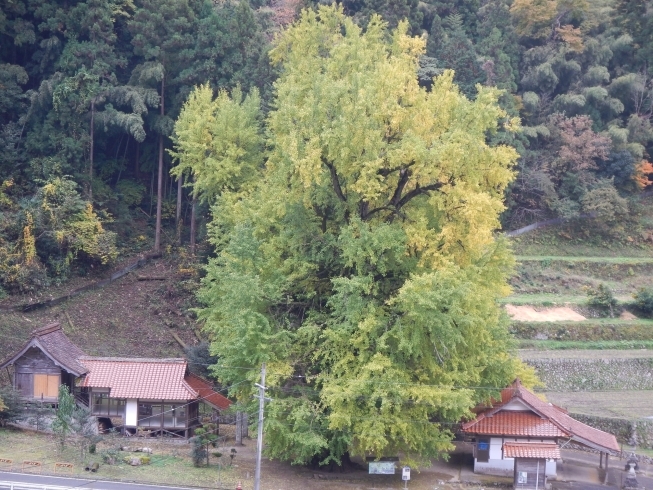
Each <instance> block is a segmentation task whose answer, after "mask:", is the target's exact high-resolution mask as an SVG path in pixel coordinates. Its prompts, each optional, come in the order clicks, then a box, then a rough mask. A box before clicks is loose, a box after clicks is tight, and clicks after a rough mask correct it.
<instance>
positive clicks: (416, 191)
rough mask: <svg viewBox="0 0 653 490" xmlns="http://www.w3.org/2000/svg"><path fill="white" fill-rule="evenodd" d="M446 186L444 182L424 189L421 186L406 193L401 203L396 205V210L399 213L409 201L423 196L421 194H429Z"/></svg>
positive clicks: (426, 186)
mask: <svg viewBox="0 0 653 490" xmlns="http://www.w3.org/2000/svg"><path fill="white" fill-rule="evenodd" d="M443 185H444V184H443V183H442V182H438V183H436V184H429V185H425V186H424V187H420V185H419V184H417V186H416V187H415V188H414V189H413V190H412V191H410V192H408V193H406V195H405V196H404V197H402V198H401V199H400V200H399V202H398V203H397V204H396V205H395V208H396V209H397V211H399V210H400V209H401V208H402V207H403V206H405V205H406V204H407V203H408V202H409V201H411V200H412V199H413V198H415V197H417V196H419V195H421V194H427V193H429V192H430V191H437V190H438V189H440V188H441V187H442V186H443Z"/></svg>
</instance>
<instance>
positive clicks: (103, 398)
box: [93, 393, 109, 415]
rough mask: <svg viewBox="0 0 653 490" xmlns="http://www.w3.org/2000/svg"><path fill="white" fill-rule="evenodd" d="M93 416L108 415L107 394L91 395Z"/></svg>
mask: <svg viewBox="0 0 653 490" xmlns="http://www.w3.org/2000/svg"><path fill="white" fill-rule="evenodd" d="M93 415H109V393H93Z"/></svg>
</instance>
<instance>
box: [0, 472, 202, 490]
mask: <svg viewBox="0 0 653 490" xmlns="http://www.w3.org/2000/svg"><path fill="white" fill-rule="evenodd" d="M9 483H13V484H14V488H15V489H16V490H19V489H20V490H34V489H35V487H36V486H37V485H38V486H40V487H41V488H43V487H47V488H50V487H53V490H62V489H64V488H66V489H71V488H80V489H93V490H157V489H161V490H187V489H186V487H172V486H165V485H148V484H143V483H124V482H115V481H108V480H93V479H81V478H65V477H60V476H46V475H30V474H25V473H14V472H9V471H0V489H2V490H5V489H8V488H10V485H9ZM21 484H22V485H24V486H21ZM189 488H190V487H189ZM197 488H198V487H195V488H194V489H192V490H197Z"/></svg>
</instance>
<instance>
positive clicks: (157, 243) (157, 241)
mask: <svg viewBox="0 0 653 490" xmlns="http://www.w3.org/2000/svg"><path fill="white" fill-rule="evenodd" d="M164 97H165V77H163V78H162V79H161V116H164V115H165V109H164ZM156 195H157V199H156V227H155V229H154V253H160V252H161V209H162V204H163V133H162V134H160V135H159V175H158V180H157V188H156Z"/></svg>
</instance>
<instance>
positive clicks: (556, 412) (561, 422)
mask: <svg viewBox="0 0 653 490" xmlns="http://www.w3.org/2000/svg"><path fill="white" fill-rule="evenodd" d="M515 398H517V399H520V400H521V401H522V402H523V403H524V404H525V405H526V406H527V407H528V408H530V409H531V410H532V411H533V412H535V414H537V415H539V416H540V417H542V418H544V419H547V420H548V421H550V422H551V423H553V424H554V425H556V426H557V427H558V428H559V429H560V431H562V432H566V433H568V434H569V436H571V437H572V438H573V439H574V440H575V441H577V442H580V443H581V444H585V445H588V446H590V447H595V448H596V449H603V450H608V451H619V450H620V448H619V444H617V438H616V437H615V436H613V435H612V434H608V433H607V432H603V431H601V430H598V429H595V428H593V427H590V426H589V425H585V424H583V423H582V422H579V421H578V420H575V419H573V418H571V417H570V416H569V415H568V414H567V412H566V411H565V410H563V409H562V408H560V407H557V406H555V405H553V404H551V403H547V402H545V401H543V400H540V399H539V398H538V397H537V396H536V395H535V394H534V393H531V392H530V391H528V390H527V389H526V388H524V387H523V386H522V384H521V381H519V379H516V380H515V381H514V382H513V384H512V385H511V386H510V387H509V388H506V389H505V390H503V391H502V392H501V402H500V403H498V404H496V405H495V406H494V407H493V408H490V409H486V410H484V411H482V412H481V414H480V415H479V416H478V417H477V418H476V419H475V420H472V421H471V422H467V423H466V424H463V431H464V432H468V433H472V434H474V433H476V432H475V431H474V425H475V423H476V422H477V421H478V420H479V419H481V417H484V418H485V417H490V416H495V414H497V413H499V412H500V411H501V410H502V408H503V406H504V405H505V404H507V403H509V402H510V401H511V400H513V399H515ZM466 427H467V429H466Z"/></svg>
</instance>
